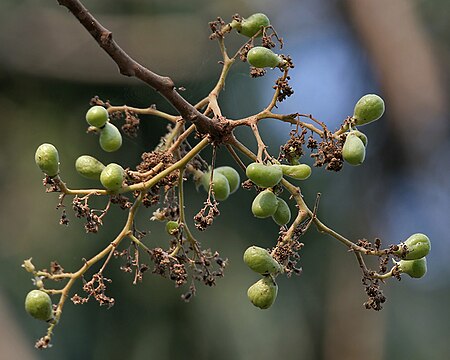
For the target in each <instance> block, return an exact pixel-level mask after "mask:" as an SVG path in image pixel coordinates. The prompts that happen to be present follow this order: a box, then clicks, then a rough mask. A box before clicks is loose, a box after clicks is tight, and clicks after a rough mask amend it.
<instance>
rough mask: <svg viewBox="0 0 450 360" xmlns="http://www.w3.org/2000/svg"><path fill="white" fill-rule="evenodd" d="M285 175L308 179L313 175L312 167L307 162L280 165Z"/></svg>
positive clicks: (297, 178)
mask: <svg viewBox="0 0 450 360" xmlns="http://www.w3.org/2000/svg"><path fill="white" fill-rule="evenodd" d="M280 166H281V170H282V171H283V175H286V176H289V177H291V178H293V179H296V180H306V179H307V178H309V177H310V175H311V167H310V166H309V165H307V164H298V165H280Z"/></svg>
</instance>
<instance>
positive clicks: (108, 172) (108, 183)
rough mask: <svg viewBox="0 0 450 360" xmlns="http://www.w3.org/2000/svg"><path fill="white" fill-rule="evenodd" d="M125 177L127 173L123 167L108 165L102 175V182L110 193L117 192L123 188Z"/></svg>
mask: <svg viewBox="0 0 450 360" xmlns="http://www.w3.org/2000/svg"><path fill="white" fill-rule="evenodd" d="M124 177H125V171H124V170H123V168H122V166H120V165H118V164H115V163H111V164H108V165H106V167H105V168H104V169H103V171H102V173H101V174H100V182H101V183H102V185H103V186H104V187H105V188H106V189H107V190H110V191H117V190H119V189H120V188H121V187H122V182H123V180H124Z"/></svg>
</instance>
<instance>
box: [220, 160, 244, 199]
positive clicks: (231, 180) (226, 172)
mask: <svg viewBox="0 0 450 360" xmlns="http://www.w3.org/2000/svg"><path fill="white" fill-rule="evenodd" d="M215 171H216V172H218V173H219V174H222V175H223V176H225V177H226V178H227V180H228V184H229V185H230V194H233V193H235V192H236V190H237V189H239V185H240V184H241V177H240V176H239V173H238V172H237V171H236V170H235V169H234V168H232V167H231V166H221V167H218V168H216V169H215Z"/></svg>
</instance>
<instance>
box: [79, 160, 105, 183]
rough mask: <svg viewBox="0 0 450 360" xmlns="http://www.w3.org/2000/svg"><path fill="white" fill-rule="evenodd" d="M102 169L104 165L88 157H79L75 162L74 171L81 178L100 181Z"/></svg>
mask: <svg viewBox="0 0 450 360" xmlns="http://www.w3.org/2000/svg"><path fill="white" fill-rule="evenodd" d="M104 168H105V165H103V164H102V163H101V162H100V161H98V160H97V159H96V158H94V157H92V156H89V155H81V156H80V157H79V158H78V159H77V160H76V161H75V169H76V170H77V172H78V173H79V174H80V175H81V176H83V177H85V178H87V179H93V180H100V174H101V173H102V171H103V169H104Z"/></svg>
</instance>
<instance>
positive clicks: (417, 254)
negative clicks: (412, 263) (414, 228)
mask: <svg viewBox="0 0 450 360" xmlns="http://www.w3.org/2000/svg"><path fill="white" fill-rule="evenodd" d="M404 246H406V249H407V253H406V255H405V257H402V258H403V259H405V260H416V259H420V258H423V257H425V256H427V255H428V253H429V252H430V250H431V242H430V239H429V238H428V236H426V235H425V234H420V233H417V234H413V235H411V236H410V237H409V238H408V239H407V240H406V241H405V242H403V243H401V244H400V245H399V247H400V249H399V250H398V251H396V252H395V254H396V255H398V256H402V253H403V247H404Z"/></svg>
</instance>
